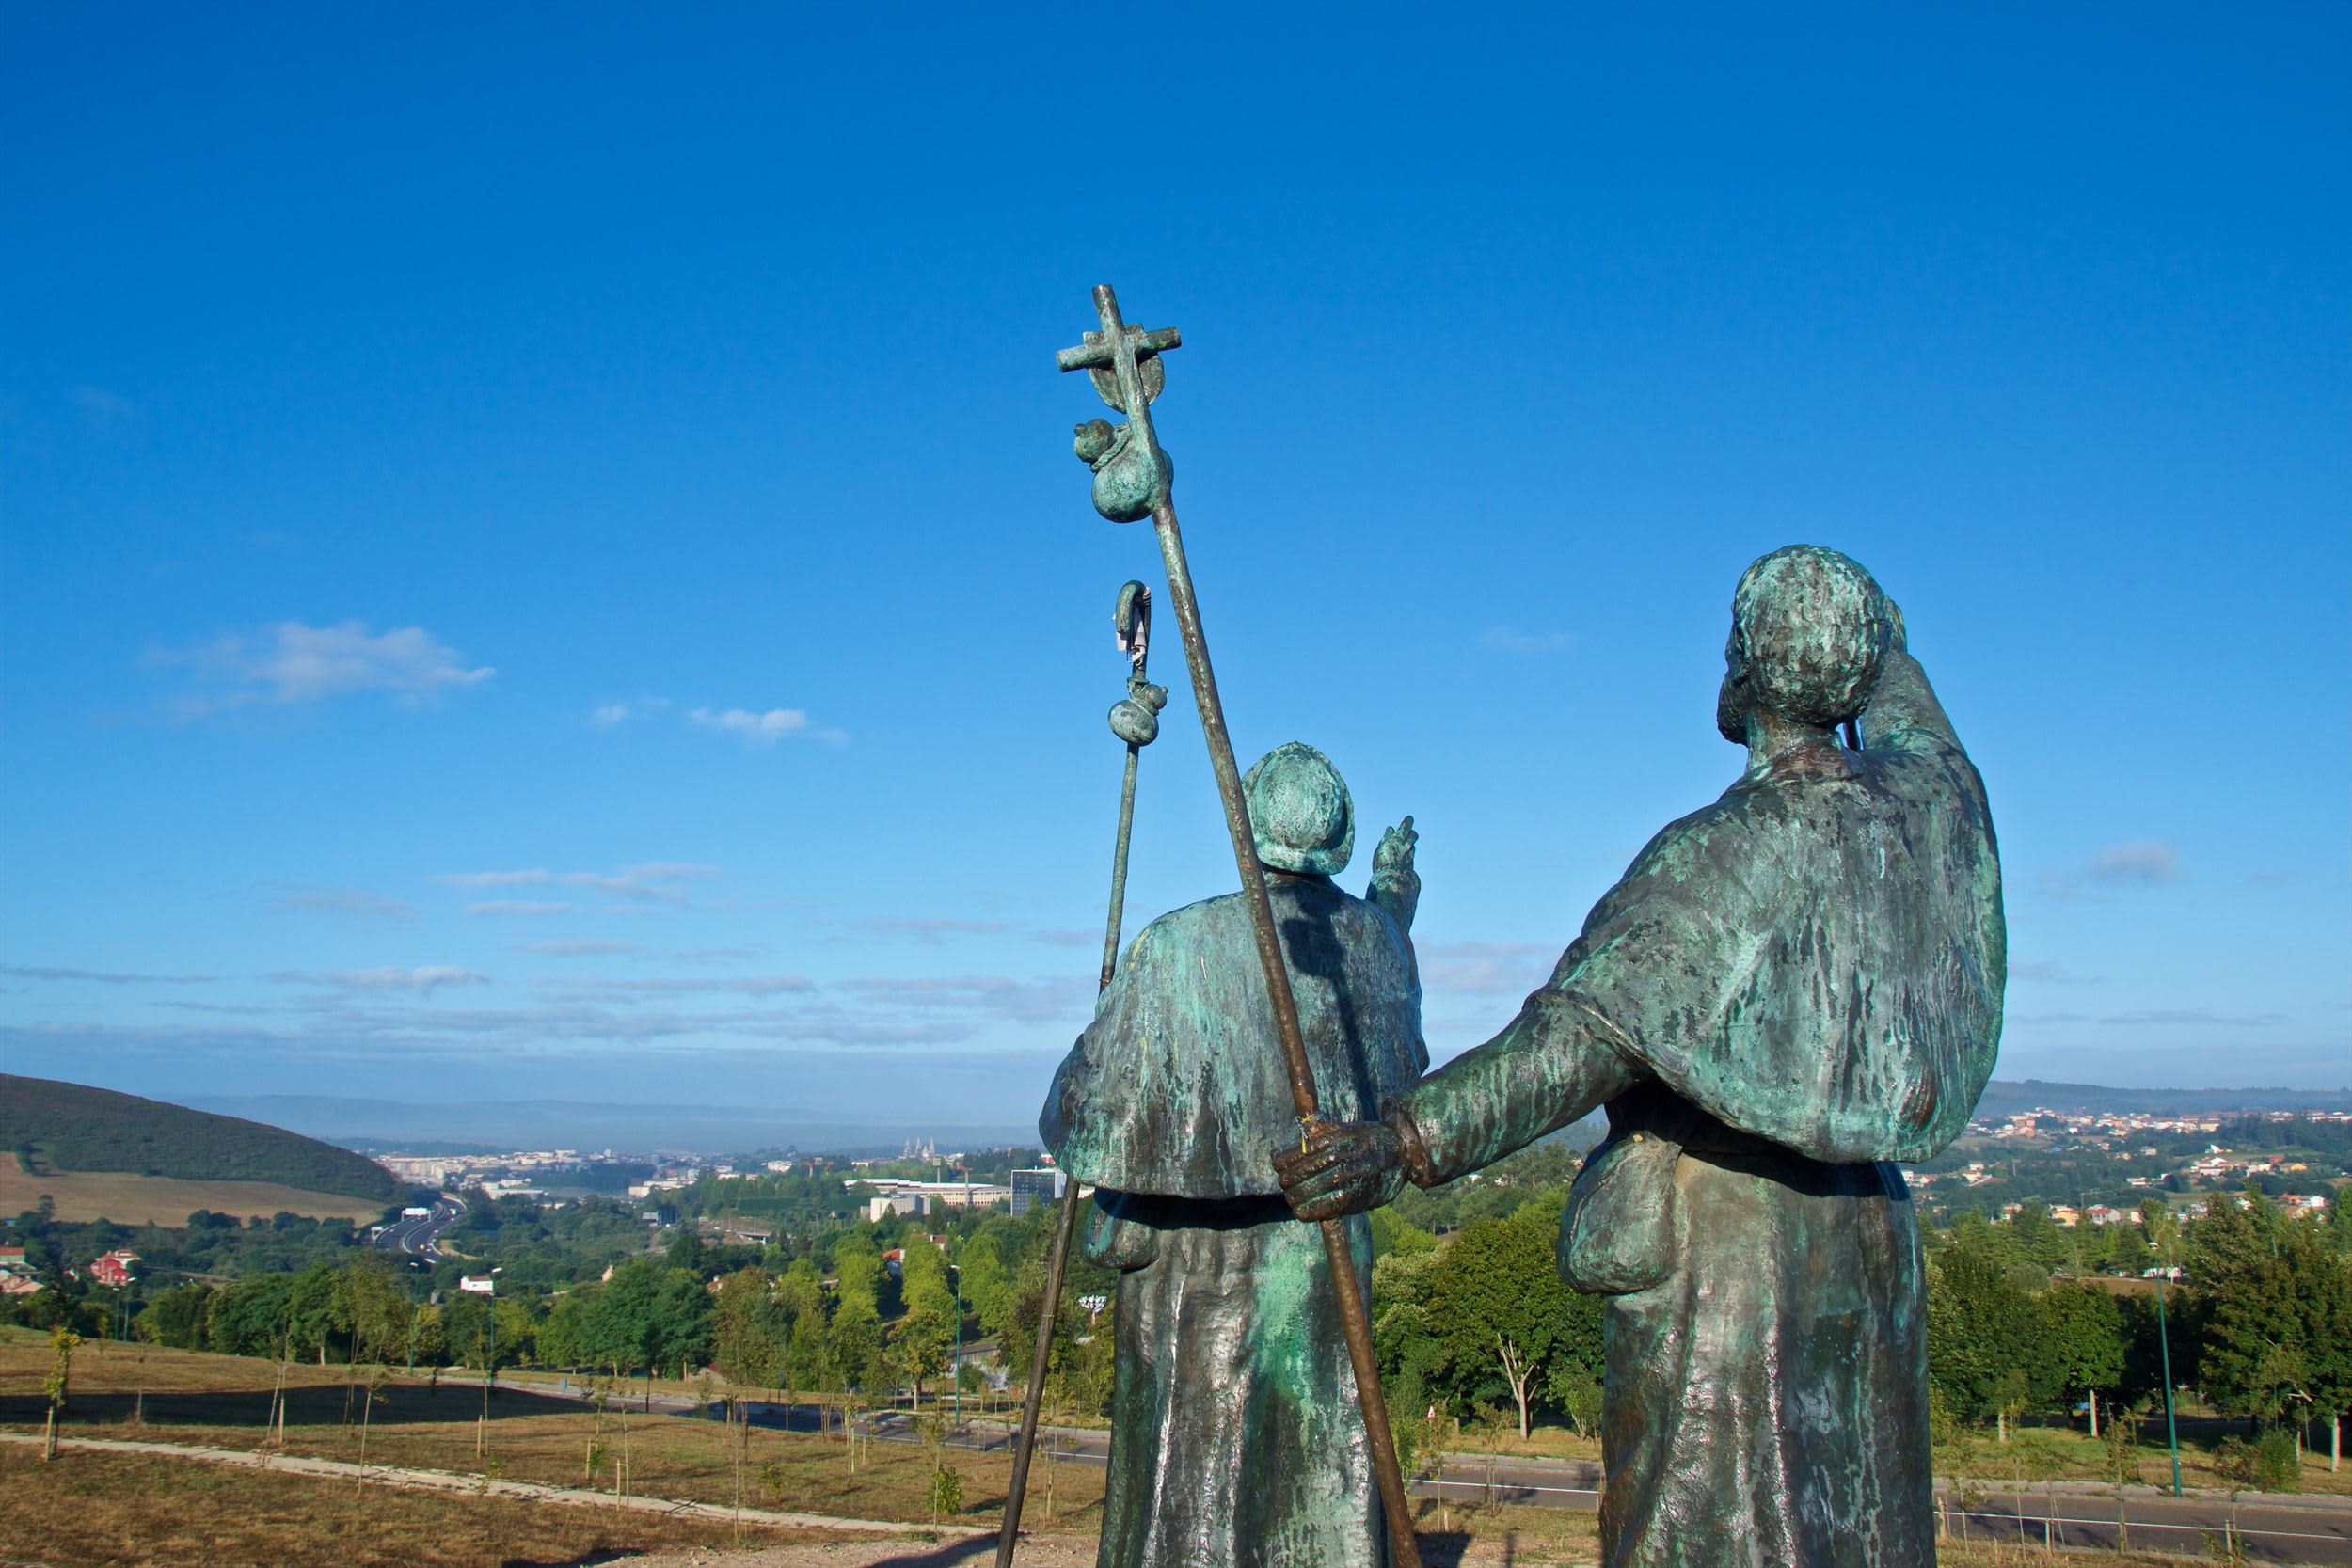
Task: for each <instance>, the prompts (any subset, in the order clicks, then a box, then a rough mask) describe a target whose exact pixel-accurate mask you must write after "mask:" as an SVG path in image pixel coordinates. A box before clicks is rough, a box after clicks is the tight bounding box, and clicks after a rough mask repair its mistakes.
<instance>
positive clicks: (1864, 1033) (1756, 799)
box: [1367, 547, 2006, 1568]
mask: <svg viewBox="0 0 2352 1568" xmlns="http://www.w3.org/2000/svg"><path fill="white" fill-rule="evenodd" d="M1734 621H1735V624H1734V631H1733V637H1732V643H1731V648H1730V650H1729V659H1728V665H1729V667H1728V671H1727V673H1726V675H1725V679H1724V694H1723V698H1722V702H1721V704H1720V705H1719V711H1718V722H1719V725H1720V727H1722V728H1723V729H1724V733H1725V734H1726V736H1731V737H1734V738H1738V739H1740V740H1742V741H1744V742H1745V743H1746V745H1747V746H1748V748H1749V766H1748V768H1747V770H1746V772H1745V773H1744V774H1743V776H1742V777H1741V778H1740V781H1739V782H1738V783H1737V784H1733V786H1732V787H1731V788H1730V789H1729V790H1727V791H1726V792H1725V793H1724V796H1723V798H1722V799H1720V800H1717V801H1715V802H1714V803H1713V804H1712V805H1709V806H1708V807H1706V808H1704V809H1702V810H1700V811H1697V812H1694V813H1692V815H1691V816H1686V817H1683V818H1681V819H1680V820H1679V821H1677V822H1675V823H1673V824H1671V825H1669V826H1668V827H1667V828H1666V829H1665V830H1664V831H1663V832H1661V833H1660V834H1659V835H1658V836H1657V837H1656V838H1655V839H1654V840H1652V841H1651V843H1650V844H1649V846H1648V847H1646V848H1645V849H1644V850H1643V851H1642V853H1641V855H1640V856H1639V857H1638V858H1637V859H1636V860H1635V861H1634V863H1633V865H1632V866H1631V868H1630V869H1629V870H1628V871H1627V873H1626V875H1625V877H1624V878H1623V879H1621V880H1620V881H1619V882H1618V883H1617V885H1616V886H1615V887H1614V888H1612V889H1611V890H1610V892H1609V893H1608V894H1607V895H1605V896H1604V897H1603V898H1602V899H1601V900H1600V902H1599V903H1598V904H1597V906H1595V908H1594V910H1593V911H1592V914H1591V916H1590V917H1589V918H1588V919H1587V921H1586V922H1585V926H1584V928H1583V931H1582V933H1581V935H1580V936H1579V937H1578V938H1577V940H1576V942H1575V943H1574V944H1573V945H1572V946H1570V947H1569V949H1568V950H1567V952H1566V954H1565V956H1563V958H1561V960H1560V964H1559V966H1558V968H1557V969H1556V970H1555V972H1554V974H1553V975H1552V978H1551V981H1550V983H1549V984H1548V985H1547V986H1545V987H1544V988H1543V989H1541V990H1538V991H1537V992H1536V993H1535V994H1534V995H1533V996H1531V997H1530V998H1529V999H1528V1001H1527V1004H1526V1006H1524V1007H1523V1008H1522V1009H1521V1010H1520V1012H1519V1014H1518V1017H1517V1018H1516V1019H1515V1020H1513V1022H1511V1024H1510V1025H1509V1027H1507V1028H1506V1029H1504V1030H1503V1032H1502V1034H1500V1035H1498V1036H1497V1037H1495V1038H1494V1039H1492V1040H1490V1041H1488V1042H1487V1043H1486V1044H1485V1045H1483V1046H1481V1047H1479V1048H1477V1049H1476V1050H1474V1051H1472V1052H1470V1053H1466V1054H1465V1055H1463V1056H1460V1057H1457V1058H1456V1059H1455V1060H1454V1061H1453V1062H1451V1063H1449V1064H1447V1065H1446V1067H1444V1068H1443V1069H1440V1070H1439V1071H1438V1072H1436V1073H1434V1074H1432V1075H1430V1077H1429V1078H1427V1079H1426V1080H1425V1081H1424V1082H1423V1083H1422V1085H1420V1086H1419V1087H1418V1088H1416V1089H1415V1090H1414V1091H1413V1092H1412V1093H1411V1094H1410V1095H1408V1096H1407V1097H1406V1100H1405V1102H1404V1104H1403V1106H1402V1108H1401V1110H1400V1112H1399V1113H1398V1114H1397V1115H1395V1116H1394V1117H1391V1122H1392V1124H1393V1126H1394V1128H1395V1129H1396V1138H1395V1142H1397V1143H1400V1144H1401V1145H1402V1147H1403V1149H1404V1151H1405V1157H1406V1160H1407V1162H1408V1164H1410V1166H1411V1168H1412V1171H1413V1175H1414V1179H1415V1180H1422V1181H1436V1180H1450V1179H1451V1178H1453V1177H1454V1176H1456V1175H1458V1174H1460V1173H1461V1172H1464V1171H1467V1170H1471V1169H1475V1168H1476V1167H1478V1166H1480V1165H1484V1164H1487V1163H1488V1162H1490V1161H1492V1160H1494V1159H1496V1158H1498V1157H1500V1156H1501V1155H1502V1154H1504V1153H1507V1152H1509V1151H1510V1150H1512V1149H1514V1148H1519V1147H1521V1146H1523V1145H1525V1144H1527V1143H1529V1142H1531V1141H1533V1140H1534V1138H1537V1137H1540V1136H1542V1135H1543V1134H1544V1133H1545V1132H1549V1131H1550V1130H1551V1129H1553V1128H1556V1127H1559V1126H1562V1125H1565V1123H1566V1122H1568V1121H1570V1120H1573V1119H1574V1118H1576V1117H1580V1116H1582V1115H1584V1114H1585V1113H1586V1112H1588V1111H1590V1110H1591V1109H1593V1108H1594V1107H1595V1106H1597V1105H1602V1104H1606V1105H1607V1106H1608V1110H1609V1117H1610V1126H1611V1133H1610V1138H1609V1141H1608V1142H1607V1143H1606V1144H1604V1146H1603V1147H1602V1148H1601V1149H1600V1150H1598V1151H1597V1154H1596V1155H1595V1157H1594V1158H1593V1159H1592V1160H1591V1161H1589V1162H1588V1163H1587V1164H1586V1167H1585V1170H1584V1172H1583V1174H1582V1175H1581V1177H1580V1178H1579V1180H1578V1183H1577V1188H1576V1191H1575V1194H1574V1196H1572V1198H1571V1200H1570V1203H1569V1206H1568V1210H1567V1212H1566V1214H1565V1216H1564V1218H1563V1221H1562V1235H1561V1259H1562V1264H1563V1269H1564V1272H1565V1274H1566V1275H1567V1276H1568V1279H1569V1282H1570V1283H1571V1284H1574V1285H1576V1286H1578V1287H1579V1288H1580V1289H1584V1290H1589V1291H1597V1292H1602V1293H1607V1294H1609V1295H1610V1298H1611V1299H1610V1303H1609V1307H1608V1309H1607V1312H1606V1316H1605V1323H1606V1336H1607V1357H1608V1367H1607V1376H1606V1380H1605V1385H1606V1406H1607V1413H1606V1419H1605V1426H1604V1433H1603V1437H1604V1447H1605V1449H1606V1453H1607V1462H1608V1471H1609V1476H1610V1483H1609V1486H1608V1489H1607V1494H1606V1497H1605V1498H1604V1501H1603V1505H1602V1521H1601V1522H1602V1541H1603V1548H1604V1560H1605V1561H1606V1562H1608V1563H1610V1564H1613V1565H1615V1564H1627V1565H1632V1564H1640V1565H1686V1564H1687V1565H1692V1568H1695V1565H1698V1564H1709V1565H1720V1564H1754V1565H1756V1568H1764V1565H1767V1564H1774V1565H1777V1564H1804V1565H1810V1564H1853V1565H1856V1568H1860V1565H1865V1564H1867V1565H1873V1568H1912V1565H1917V1568H1927V1565H1929V1564H1931V1563H1932V1562H1933V1560H1934V1542H1933V1531H1932V1512H1931V1472H1930V1469H1929V1454H1928V1422H1927V1363H1926V1354H1925V1345H1924V1338H1923V1324H1922V1314H1923V1304H1924V1288H1923V1284H1922V1264H1921V1261H1920V1256H1919V1240H1918V1232H1917V1228H1916V1224H1915V1218H1914V1215H1913V1212H1912V1207H1911V1203H1910V1200H1909V1195H1908V1193H1907V1192H1906V1191H1905V1189H1904V1184H1903V1180H1902V1177H1901V1175H1900V1173H1899V1171H1898V1170H1897V1169H1896V1167H1895V1165H1894V1164H1891V1162H1894V1161H1898V1160H1915V1159H1919V1158H1923V1157H1925V1156H1927V1155H1929V1154H1932V1153H1934V1152H1935V1151H1936V1150H1938V1149H1940V1148H1943V1147H1944V1146H1945V1144H1947V1142H1949V1141H1950V1139H1951V1138H1952V1137H1953V1136H1954V1135H1955V1134H1956V1133H1958V1132H1960V1130H1961V1129H1962V1128H1963V1126H1964V1125H1965V1123H1966V1120H1967V1117H1968V1115H1969V1112H1970V1111H1971V1109H1972V1108H1973V1107H1974V1105H1975V1104H1976V1101H1977V1097H1978V1095H1979V1093H1980V1092H1981V1091H1982V1089H1983V1087H1984V1084H1985V1081H1986V1079H1987V1078H1988V1077H1989V1076H1990V1075H1991V1072H1992V1069H1993V1061H1994V1052H1995V1050H1996V1047H1997V1044H1998V1041H1999V1037H2000V1017H2001V998H2002V990H2003V986H2004V981H2005V975H2006V946H2005V935H2004V926H2003V918H2002V908H2001V883H2000V866H1999V860H1998V856H1997V853H1996V850H1995V847H1994V836H1993V825H1992V819H1991V816H1990V814H1989V811H1988V809H1987V806H1986V802H1985V795H1984V787H1983V784H1982V782H1981V781H1980V780H1979V777H1978V775H1977V771H1976V769H1975V768H1974V767H1973V766H1972V765H1971V764H1970V763H1969V761H1968V757H1967V754H1966V752H1965V751H1964V750H1963V748H1962V746H1961V744H1960V740H1959V737H1958V736H1957V735H1956V733H1955V732H1954V731H1953V728H1952V725H1951V723H1950V721H1949V720H1948V719H1947V717H1946V715H1945V713H1944V710H1943V708H1942V706H1941V705H1940V704H1938V702H1937V701H1936V698H1935V695H1934V692H1933V691H1932V689H1931V688H1930V686H1929V683H1928V679H1927V674H1926V672H1925V671H1924V670H1923V669H1922V668H1921V667H1920V665H1919V664H1918V662H1917V661H1916V660H1915V659H1914V658H1913V657H1911V655H1910V653H1909V652H1908V649H1907V647H1906V646H1905V643H1904V639H1903V635H1902V630H1901V621H1900V617H1899V616H1898V615H1897V614H1896V613H1895V612H1894V610H1892V608H1891V606H1888V605H1887V604H1886V603H1885V601H1884V599H1883V596H1882V595H1881V594H1879V592H1878V589H1877V585H1876V584H1875V583H1873V582H1871V581H1870V579H1869V578H1868V577H1867V574H1865V573H1863V572H1862V571H1861V569H1860V568H1859V567H1856V566H1854V565H1853V564H1852V562H1847V561H1846V560H1845V558H1843V557H1840V556H1836V555H1835V554H1834V552H1829V551H1820V550H1810V549H1805V548H1803V547H1800V548H1797V549H1792V550H1789V551H1780V552H1775V553H1774V555H1772V556H1770V557H1767V558H1766V559H1765V560H1764V561H1762V562H1758V563H1757V564H1756V566H1755V567H1752V568H1751V569H1750V572H1749V574H1748V576H1747V577H1746V578H1743V579H1742V581H1741V584H1740V594H1739V595H1738V596H1737V598H1736V599H1735V604H1734ZM1856 709H1859V710H1860V715H1859V717H1860V739H1861V744H1860V746H1859V747H1858V748H1849V747H1847V746H1844V745H1841V744H1840V743H1839V741H1838V739H1837V736H1836V726H1837V725H1838V724H1840V723H1842V722H1844V721H1847V720H1849V719H1851V718H1853V717H1854V716H1855V710H1856ZM1367 1147H1373V1148H1377V1147H1381V1146H1380V1145H1378V1144H1377V1142H1376V1141H1375V1142H1371V1143H1368V1145H1367ZM1392 1157H1393V1156H1392Z"/></svg>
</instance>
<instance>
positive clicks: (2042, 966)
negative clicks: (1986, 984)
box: [2009, 963, 2098, 986]
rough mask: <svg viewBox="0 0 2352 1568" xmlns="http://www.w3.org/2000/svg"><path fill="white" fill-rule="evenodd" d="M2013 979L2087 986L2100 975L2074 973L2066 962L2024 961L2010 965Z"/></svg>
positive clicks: (2037, 982) (2051, 984) (2040, 983)
mask: <svg viewBox="0 0 2352 1568" xmlns="http://www.w3.org/2000/svg"><path fill="white" fill-rule="evenodd" d="M2009 977H2010V979H2011V980H2026V981H2029V982H2031V983H2033V984H2035V985H2042V986H2087V985H2094V984H2096V983H2097V982H2098V976H2097V975H2095V974H2093V975H2082V974H2074V973H2073V972H2072V971H2070V970H2068V969H2067V967H2066V966H2065V965H2064V964H2057V963H2022V964H2011V965H2010V966H2009Z"/></svg>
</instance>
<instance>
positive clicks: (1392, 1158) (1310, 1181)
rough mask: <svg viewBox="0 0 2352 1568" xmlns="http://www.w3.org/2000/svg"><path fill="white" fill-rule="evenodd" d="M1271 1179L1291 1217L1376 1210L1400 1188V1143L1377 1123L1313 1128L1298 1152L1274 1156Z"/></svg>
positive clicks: (1402, 1163)
mask: <svg viewBox="0 0 2352 1568" xmlns="http://www.w3.org/2000/svg"><path fill="white" fill-rule="evenodd" d="M1274 1175H1275V1178H1276V1180H1279V1181H1280V1182H1281V1183H1282V1196H1284V1197H1285V1198H1287V1199H1289V1200H1290V1206H1291V1212H1292V1213H1294V1214H1296V1215H1297V1216H1298V1217H1299V1218H1300V1219H1302V1220H1331V1219H1337V1218H1339V1217H1340V1216H1341V1215H1342V1214H1356V1213H1361V1212H1363V1211H1365V1210H1367V1209H1377V1208H1379V1207H1380V1206H1381V1205H1382V1204H1384V1203H1386V1202H1388V1201H1389V1200H1390V1199H1391V1198H1393V1197H1395V1196H1396V1195H1397V1192H1398V1190H1399V1189H1401V1188H1402V1187H1403V1186H1404V1185H1405V1140H1404V1139H1403V1138H1402V1137H1401V1136H1399V1135H1398V1133H1397V1131H1396V1129H1395V1128H1393V1127H1391V1126H1390V1125H1388V1123H1386V1122H1379V1121H1349V1122H1342V1123H1340V1124H1338V1125H1337V1126H1332V1125H1328V1124H1327V1125H1324V1126H1321V1127H1318V1128H1317V1129H1316V1130H1315V1131H1314V1132H1312V1133H1311V1134H1310V1135H1309V1137H1308V1139H1307V1143H1306V1147H1305V1148H1286V1149H1281V1150H1279V1151H1278V1152H1277V1153H1276V1154H1275V1156H1274Z"/></svg>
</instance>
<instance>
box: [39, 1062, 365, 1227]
mask: <svg viewBox="0 0 2352 1568" xmlns="http://www.w3.org/2000/svg"><path fill="white" fill-rule="evenodd" d="M0 1148H7V1149H12V1150H14V1151H15V1152H16V1154H17V1157H18V1159H19V1161H20V1162H22V1161H24V1157H25V1156H26V1155H27V1154H30V1155H31V1156H32V1157H33V1158H34V1159H36V1160H38V1161H40V1163H41V1164H44V1165H47V1166H48V1167H50V1168H51V1169H53V1170H58V1171H133V1172H136V1173H138V1174H140V1175H145V1176H173V1177H180V1178H183V1179H185V1180H199V1181H276V1182H279V1183H281V1184H283V1185H285V1186H288V1187H299V1188H302V1189H303V1190H304V1191H306V1192H314V1193H338V1194H342V1195H343V1196H348V1197H359V1198H367V1199H369V1200H371V1201H373V1202H378V1203H389V1202H390V1201H392V1199H394V1198H396V1197H398V1196H400V1193H401V1186H400V1183H399V1182H398V1181H396V1180H393V1178H392V1174H391V1172H389V1171H388V1170H386V1169H385V1168H384V1167H383V1166H381V1165H379V1164H376V1163H375V1162H374V1161H373V1160H370V1159H367V1158H365V1157H364V1156H361V1155H358V1154H354V1153H353V1152H351V1150H349V1149H347V1148H336V1147H335V1146H334V1145H332V1144H323V1143H320V1142H319V1141H318V1140H317V1139H315V1138H306V1137H304V1136H302V1135H301V1134H300V1133H298V1132H287V1131H286V1130H285V1129H283V1128H280V1127H268V1126H264V1125H263V1124H262V1123H261V1122H258V1121H244V1120H240V1119H239V1118H238V1117H216V1116H214V1115H212V1114H210V1113H209V1112H205V1111H191V1110H189V1109H188V1108H187V1107H186V1106H184V1105H170V1104H167V1103H165V1102H164V1101H160V1100H142V1099H140V1098H139V1097H138V1096H137V1095H134V1094H117V1093H115V1092H114V1091H113V1090H111V1089H93V1088H89V1087H87V1086H85V1085H80V1084H61V1083H57V1082H56V1081H55V1080H53V1079H48V1078H18V1077H13V1076H11V1075H9V1074H7V1073H0Z"/></svg>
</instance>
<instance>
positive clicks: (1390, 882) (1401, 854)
mask: <svg viewBox="0 0 2352 1568" xmlns="http://www.w3.org/2000/svg"><path fill="white" fill-rule="evenodd" d="M1420 842H1421V834H1419V833H1417V832H1413V819H1412V818H1411V817H1409V816H1408V817H1406V819H1405V820H1404V821H1402V822H1399V823H1398V824H1397V825H1396V826H1395V827H1393V828H1391V829H1390V830H1389V831H1388V832H1384V833H1382V834H1381V835H1380V847H1379V848H1377V849H1375V850H1374V851H1373V854H1372V891H1371V894H1370V895H1369V896H1370V897H1371V899H1372V901H1373V902H1374V903H1375V904H1377V905H1379V906H1380V907H1381V908H1382V909H1384V910H1386V911H1389V915H1390V917H1391V919H1393V920H1394V921H1395V922H1396V924H1397V927H1398V928H1399V929H1400V930H1405V931H1410V930H1411V929H1412V928H1413V911H1414V910H1415V909H1416V908H1417V907H1418V906H1419V905H1420V903H1421V873H1420V872H1418V871H1416V870H1414V869H1413V847H1414V846H1415V845H1416V844H1419V843H1420Z"/></svg>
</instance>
